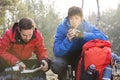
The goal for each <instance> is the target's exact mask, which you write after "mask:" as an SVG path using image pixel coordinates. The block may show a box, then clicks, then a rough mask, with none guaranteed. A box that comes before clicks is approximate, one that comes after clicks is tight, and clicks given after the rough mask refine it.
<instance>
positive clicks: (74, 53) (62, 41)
mask: <svg viewBox="0 0 120 80" xmlns="http://www.w3.org/2000/svg"><path fill="white" fill-rule="evenodd" d="M96 38H99V39H102V40H106V39H107V37H106V35H105V34H104V33H103V32H101V31H100V30H98V29H97V28H96V27H95V26H93V25H91V24H90V23H88V22H86V21H85V20H84V19H83V12H82V9H81V8H79V7H76V6H73V7H70V8H69V10H68V16H67V17H66V18H65V19H64V21H63V22H62V23H61V24H59V25H58V28H57V32H56V35H55V41H54V48H53V51H54V55H55V60H54V61H53V62H52V64H51V69H52V71H53V72H54V73H56V74H58V79H59V80H66V69H67V65H72V68H73V69H74V70H76V67H77V61H78V60H79V56H80V54H81V50H82V46H83V45H84V44H85V42H87V41H89V40H92V39H96Z"/></svg>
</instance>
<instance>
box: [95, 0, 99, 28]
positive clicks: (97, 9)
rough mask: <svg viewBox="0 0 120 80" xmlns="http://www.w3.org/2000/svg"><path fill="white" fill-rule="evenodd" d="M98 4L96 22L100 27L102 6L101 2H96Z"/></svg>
mask: <svg viewBox="0 0 120 80" xmlns="http://www.w3.org/2000/svg"><path fill="white" fill-rule="evenodd" d="M96 3H97V11H98V12H97V21H96V26H99V21H100V6H99V0H96Z"/></svg>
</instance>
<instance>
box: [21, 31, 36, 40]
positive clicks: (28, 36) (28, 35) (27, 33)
mask: <svg viewBox="0 0 120 80" xmlns="http://www.w3.org/2000/svg"><path fill="white" fill-rule="evenodd" d="M33 30H34V29H28V30H24V29H21V31H20V35H21V38H22V40H23V41H24V42H28V41H30V39H31V38H32V35H33Z"/></svg>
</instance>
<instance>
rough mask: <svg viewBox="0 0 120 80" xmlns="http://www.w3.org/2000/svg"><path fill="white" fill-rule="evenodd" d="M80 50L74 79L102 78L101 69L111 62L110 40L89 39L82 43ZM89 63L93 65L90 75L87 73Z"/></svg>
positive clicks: (99, 79) (100, 79) (97, 79)
mask: <svg viewBox="0 0 120 80" xmlns="http://www.w3.org/2000/svg"><path fill="white" fill-rule="evenodd" d="M82 50H83V51H82V54H81V58H80V60H79V62H78V67H77V73H76V80H102V75H103V71H104V69H105V67H107V66H108V65H109V64H110V62H111V53H112V52H111V44H110V42H109V41H107V40H100V39H95V40H91V41H88V42H86V43H85V44H84V45H83V48H82ZM90 65H94V67H95V70H94V71H93V74H94V75H93V74H92V76H91V75H88V70H90V69H89V67H90ZM89 72H90V71H89Z"/></svg>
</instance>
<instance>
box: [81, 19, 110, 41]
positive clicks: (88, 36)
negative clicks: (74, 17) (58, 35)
mask: <svg viewBox="0 0 120 80" xmlns="http://www.w3.org/2000/svg"><path fill="white" fill-rule="evenodd" d="M81 27H82V30H83V36H84V40H86V41H89V40H92V39H96V38H98V39H102V40H107V39H108V37H107V36H106V35H105V34H104V33H103V32H102V31H100V30H99V29H98V28H97V27H95V26H93V25H91V24H90V23H88V22H86V21H83V24H82V26H81Z"/></svg>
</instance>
